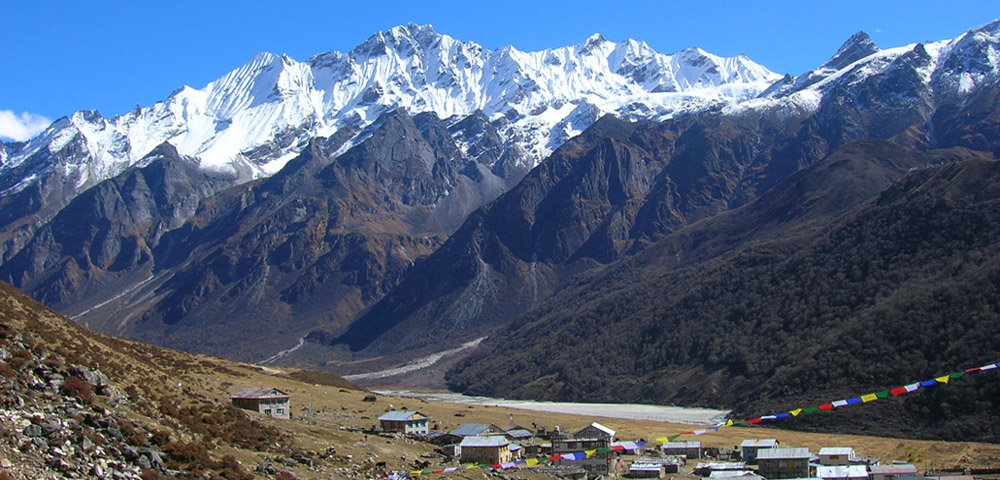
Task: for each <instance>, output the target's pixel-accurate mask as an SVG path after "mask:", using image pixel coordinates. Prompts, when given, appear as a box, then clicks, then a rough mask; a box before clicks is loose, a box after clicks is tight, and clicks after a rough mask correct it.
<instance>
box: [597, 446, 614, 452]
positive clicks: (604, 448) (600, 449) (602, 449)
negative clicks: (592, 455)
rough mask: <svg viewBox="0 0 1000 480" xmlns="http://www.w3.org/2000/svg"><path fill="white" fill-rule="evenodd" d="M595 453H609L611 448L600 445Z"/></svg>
mask: <svg viewBox="0 0 1000 480" xmlns="http://www.w3.org/2000/svg"><path fill="white" fill-rule="evenodd" d="M597 453H611V449H610V448H608V447H601V448H598V449H597Z"/></svg>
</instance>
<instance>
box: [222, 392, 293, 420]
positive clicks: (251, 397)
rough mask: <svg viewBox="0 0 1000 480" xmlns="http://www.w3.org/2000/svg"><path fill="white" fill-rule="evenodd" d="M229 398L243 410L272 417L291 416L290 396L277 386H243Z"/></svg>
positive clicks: (284, 417) (285, 417)
mask: <svg viewBox="0 0 1000 480" xmlns="http://www.w3.org/2000/svg"><path fill="white" fill-rule="evenodd" d="M229 399H230V400H231V401H232V402H233V405H234V406H236V407H239V408H242V409H244V410H254V411H257V412H260V413H263V414H264V415H269V416H271V417H274V418H283V419H286V420H287V419H289V418H291V414H292V410H291V407H290V406H289V403H290V400H291V396H289V395H288V394H287V393H285V392H282V391H281V390H278V389H277V388H263V387H258V388H244V389H243V390H240V391H239V393H237V394H235V395H230V396H229Z"/></svg>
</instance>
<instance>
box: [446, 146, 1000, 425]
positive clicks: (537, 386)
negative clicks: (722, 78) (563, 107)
mask: <svg viewBox="0 0 1000 480" xmlns="http://www.w3.org/2000/svg"><path fill="white" fill-rule="evenodd" d="M849 147H850V150H848V151H844V150H839V151H838V152H836V153H835V154H834V155H831V157H830V158H828V159H827V160H826V161H824V162H823V164H819V165H816V166H815V167H813V168H811V169H808V170H806V171H804V172H802V174H800V175H797V176H796V177H794V178H793V179H791V180H790V181H789V182H791V184H790V185H789V186H787V187H785V188H784V189H783V190H784V191H777V190H776V191H772V192H771V193H770V194H768V195H766V196H765V197H763V198H761V199H760V200H759V201H758V202H755V203H753V204H750V205H748V206H746V207H744V208H742V209H740V210H737V211H734V212H732V213H730V214H727V215H724V216H721V217H719V218H713V219H711V220H709V221H706V222H703V223H701V224H697V225H693V226H692V227H690V228H689V229H686V230H684V231H681V232H678V234H676V235H675V236H671V237H668V238H667V239H666V240H664V241H663V242H661V243H660V244H658V245H656V247H654V248H650V249H648V250H647V251H646V252H644V253H642V254H640V255H639V256H637V257H635V258H634V259H631V260H629V261H625V262H622V263H621V264H619V265H616V266H615V267H612V268H609V269H608V270H607V271H606V272H602V273H600V274H598V275H593V276H591V277H590V278H586V279H583V280H580V281H579V282H578V283H576V284H574V285H572V286H570V287H569V288H567V289H566V290H565V291H563V292H560V293H559V294H558V295H557V296H556V297H554V298H553V300H552V301H551V302H547V303H546V305H545V306H544V307H543V308H540V309H538V310H537V311H535V312H532V313H531V314H529V315H526V316H524V317H523V318H522V320H521V321H520V322H519V323H518V325H517V327H516V328H515V329H513V330H512V331H510V332H508V333H507V334H506V335H505V336H503V337H497V338H491V339H490V340H487V341H486V342H484V343H483V344H482V348H481V349H480V352H478V353H476V354H473V355H472V356H470V357H469V358H468V359H466V361H464V362H463V364H462V365H460V366H459V367H458V368H457V369H456V370H455V371H453V372H452V373H451V375H450V376H449V381H450V384H451V385H452V387H454V388H456V389H458V390H459V391H464V392H467V393H470V394H485V395H504V396H508V397H510V396H515V397H522V398H551V399H568V398H573V399H576V400H590V401H609V400H621V399H623V398H628V399H630V400H632V401H646V402H652V403H679V404H701V405H711V406H727V407H735V408H736V412H737V415H750V414H754V413H756V414H761V413H766V412H769V411H782V409H786V410H787V409H790V408H795V406H796V405H797V404H798V405H801V404H802V403H803V402H806V403H808V402H815V401H817V400H822V401H826V400H828V399H830V398H834V397H837V396H838V395H851V394H854V393H857V392H858V391H860V390H866V389H876V390H878V389H882V388H884V387H885V386H886V385H891V384H895V383H900V382H907V381H910V380H912V379H913V378H916V377H920V376H921V375H924V376H926V375H929V374H934V373H940V372H942V371H946V370H949V369H954V368H964V367H966V366H969V365H973V364H975V365H978V363H977V362H983V361H985V360H984V359H992V358H996V357H998V356H1000V347H998V346H1000V338H997V336H996V332H995V329H994V328H993V325H995V323H996V321H997V318H995V317H996V312H997V308H996V307H997V305H996V299H997V298H1000V296H998V292H996V291H995V286H996V285H997V282H996V280H997V278H998V277H997V275H998V272H1000V270H998V267H1000V259H998V258H997V256H996V252H997V248H996V239H997V238H1000V237H998V236H997V234H998V233H1000V232H998V231H997V228H998V226H1000V218H998V217H997V215H996V213H997V212H998V211H1000V210H998V209H997V203H998V202H1000V162H997V161H993V160H981V159H975V158H970V159H968V160H962V161H958V162H955V163H948V164H946V165H943V166H939V167H930V168H923V169H918V170H915V171H912V172H910V173H909V174H907V175H906V176H905V177H903V178H901V179H900V180H898V181H896V182H895V183H893V185H892V186H891V187H890V188H888V189H887V190H885V191H884V192H883V193H881V194H880V195H878V197H877V198H876V199H874V200H871V201H869V202H867V203H863V204H862V205H860V206H859V207H857V208H854V209H850V207H851V204H842V205H835V208H833V209H828V208H820V209H819V212H820V213H823V212H825V213H826V214H830V213H834V212H837V211H845V210H847V213H845V214H843V215H842V216H840V217H838V218H837V219H836V220H835V221H833V222H831V223H829V224H826V223H825V222H821V223H819V224H818V226H819V228H812V229H804V230H803V229H801V228H792V229H785V228H779V229H777V230H775V229H774V228H773V227H768V226H767V225H764V226H762V227H763V228H761V225H760V224H759V223H758V220H757V219H759V218H768V219H775V218H781V217H782V214H783V212H784V211H785V210H786V209H787V207H788V206H795V205H805V206H808V205H810V203H813V201H811V200H810V199H811V198H812V199H815V198H825V197H816V196H814V195H813V192H814V188H817V187H820V188H819V192H822V191H823V190H826V189H829V188H830V187H833V186H834V185H836V183H831V182H828V181H824V180H823V179H822V178H821V177H820V176H818V175H820V174H826V173H827V172H837V171H840V172H842V171H843V168H844V167H837V168H835V167H836V163H838V162H847V163H848V165H847V166H846V167H847V168H848V171H853V172H855V174H857V176H856V178H855V179H852V177H845V176H843V174H842V173H838V175H837V176H836V177H834V178H835V181H836V182H840V181H842V180H849V183H850V184H852V185H854V188H858V187H864V185H866V184H867V185H869V186H868V187H864V188H863V190H866V191H869V192H870V193H873V194H874V193H876V192H877V190H878V187H879V186H880V185H884V184H885V182H886V180H890V179H892V178H893V177H898V176H899V175H900V174H901V173H902V172H903V171H905V167H907V166H908V165H914V160H919V162H917V163H924V164H926V163H928V162H930V163H936V162H938V161H949V162H950V161H953V160H960V159H962V158H963V157H964V158H969V157H974V155H970V153H967V152H962V151H958V152H942V153H932V154H930V155H926V156H924V158H919V157H920V156H921V155H920V154H917V155H913V152H906V151H899V150H898V149H899V147H888V148H889V150H890V151H891V150H893V149H895V150H897V152H896V154H895V155H892V156H890V157H889V158H890V159H891V160H890V162H886V161H885V158H886V157H885V156H884V155H885V148H887V146H886V145H881V146H879V145H874V146H870V145H868V146H866V145H865V144H860V145H851V146H849ZM851 150H853V151H851ZM900 161H901V162H903V163H899V162H900ZM859 167H860V169H859ZM855 174H852V176H854V175H855ZM810 178H811V179H810ZM817 180H819V181H818V182H817ZM857 180H861V182H860V183H859V182H858V181H857ZM810 185H813V186H810ZM789 194H792V196H791V197H788V199H787V200H782V199H781V197H783V196H785V197H787V196H788V195H789ZM791 199H795V200H797V201H788V200H791ZM774 208H777V211H770V212H768V211H766V210H770V209H774ZM760 210H765V211H764V212H761V211H760ZM785 213H787V212H785ZM815 213H817V212H815V211H810V209H808V208H806V209H801V208H800V209H799V211H798V212H794V211H793V212H792V216H791V217H792V218H794V217H796V216H799V215H805V216H806V218H807V219H808V218H811V217H812V216H813V215H814V214H815ZM799 222H800V221H799ZM778 223H781V222H778ZM795 223H796V222H791V223H790V225H795ZM734 225H735V226H738V228H735V229H734V228H733V226H734ZM761 230H763V234H762V233H761ZM740 236H745V237H747V238H745V239H740V241H739V242H736V243H734V246H730V247H728V248H720V249H718V250H717V255H708V256H707V257H704V258H700V257H699V253H700V252H704V247H703V246H701V245H699V244H698V241H697V239H702V241H704V242H708V243H710V244H711V243H712V242H715V243H716V244H724V243H725V241H724V240H723V241H719V240H718V238H719V237H722V238H723V239H724V238H734V237H737V238H738V237H740ZM594 331H600V332H602V333H601V334H600V335H596V336H595V335H587V334H585V333H584V332H594ZM557 338H558V339H559V340H558V342H559V344H560V345H561V348H558V349H554V348H550V347H551V344H552V342H553V341H554V340H553V339H557ZM581 351H586V352H588V353H587V354H586V355H580V354H579V352H581ZM499 364H502V365H504V366H505V367H504V368H503V369H496V368H495V366H496V365H499ZM486 365H490V366H491V367H490V368H484V366H486ZM995 390H996V387H995V382H992V383H991V382H989V381H988V380H981V381H980V380H976V381H971V382H970V383H968V384H964V387H956V388H954V389H949V390H947V391H945V390H941V391H939V392H935V393H930V394H927V395H925V396H923V397H915V398H913V399H907V403H905V404H900V403H898V402H897V403H892V404H891V405H890V404H885V405H878V406H876V407H873V408H868V409H866V410H865V411H863V412H860V413H859V412H853V413H852V414H837V415H831V416H829V417H825V418H821V419H814V420H812V421H811V422H810V423H807V424H806V425H805V426H807V427H808V426H812V427H814V428H815V427H827V428H829V427H831V426H833V427H836V428H841V429H854V430H853V431H857V429H863V430H861V431H865V432H889V431H892V432H898V433H903V434H906V435H914V436H930V437H934V438H946V439H957V438H977V439H979V440H984V441H995V440H996V438H998V437H997V435H998V434H997V432H996V431H995V430H994V429H990V428H980V427H981V426H982V425H984V424H992V423H993V422H990V421H987V420H988V419H990V418H995V417H996V415H998V414H1000V411H998V408H1000V407H998V406H997V403H996V402H995V401H993V400H992V399H995V398H997V396H996V394H997V392H996V391H995ZM973 406H975V407H973ZM973 411H974V412H977V413H976V414H974V415H971V416H970V415H967V414H968V413H969V412H973ZM959 413H961V415H959ZM876 418H880V419H881V420H879V421H876Z"/></svg>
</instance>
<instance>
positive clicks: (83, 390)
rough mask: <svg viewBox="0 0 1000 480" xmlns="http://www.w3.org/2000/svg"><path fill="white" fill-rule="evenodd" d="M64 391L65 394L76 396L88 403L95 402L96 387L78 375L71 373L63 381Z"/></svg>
mask: <svg viewBox="0 0 1000 480" xmlns="http://www.w3.org/2000/svg"><path fill="white" fill-rule="evenodd" d="M62 393H63V395H67V396H70V397H76V398H78V399H79V400H80V401H81V402H83V403H86V404H88V405H89V404H92V403H94V387H92V386H91V385H90V384H89V383H87V381H86V380H84V379H82V378H80V377H77V376H76V375H71V376H70V377H69V378H67V379H66V381H65V382H63V385H62Z"/></svg>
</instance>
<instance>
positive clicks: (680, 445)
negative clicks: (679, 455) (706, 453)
mask: <svg viewBox="0 0 1000 480" xmlns="http://www.w3.org/2000/svg"><path fill="white" fill-rule="evenodd" d="M663 448H665V449H666V448H701V441H699V440H691V441H688V442H667V443H664V444H663Z"/></svg>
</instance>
